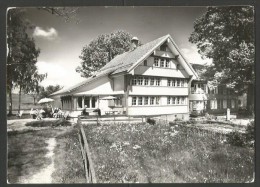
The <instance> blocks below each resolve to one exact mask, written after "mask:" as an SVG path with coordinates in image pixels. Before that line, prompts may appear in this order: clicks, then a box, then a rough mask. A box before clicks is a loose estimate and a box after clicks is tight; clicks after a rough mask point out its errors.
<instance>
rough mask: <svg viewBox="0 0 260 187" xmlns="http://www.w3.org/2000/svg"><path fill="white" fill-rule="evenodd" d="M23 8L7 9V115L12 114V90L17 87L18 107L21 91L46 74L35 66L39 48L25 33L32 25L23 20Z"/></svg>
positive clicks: (27, 90) (33, 84) (26, 90)
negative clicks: (41, 72) (40, 72)
mask: <svg viewBox="0 0 260 187" xmlns="http://www.w3.org/2000/svg"><path fill="white" fill-rule="evenodd" d="M23 16H24V10H23V9H11V10H9V11H8V20H7V46H8V54H7V92H8V94H9V99H10V104H9V115H11V114H12V90H13V88H15V87H19V108H18V110H20V103H21V92H22V90H23V91H25V92H29V91H31V90H32V89H34V88H33V87H34V86H35V85H36V82H37V84H38V82H40V81H42V80H43V79H44V78H45V76H46V75H42V74H39V73H38V71H37V67H36V65H35V64H36V62H37V57H38V56H39V53H40V50H39V49H36V46H35V42H34V40H33V39H32V38H30V37H29V35H28V34H27V32H26V31H27V30H28V29H31V28H32V26H31V25H30V24H29V23H28V22H26V21H25V19H24V17H23Z"/></svg>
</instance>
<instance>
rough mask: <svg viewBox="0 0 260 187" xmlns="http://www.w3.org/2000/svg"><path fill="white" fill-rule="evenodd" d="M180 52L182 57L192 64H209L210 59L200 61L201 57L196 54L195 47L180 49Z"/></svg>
mask: <svg viewBox="0 0 260 187" xmlns="http://www.w3.org/2000/svg"><path fill="white" fill-rule="evenodd" d="M181 52H182V54H183V55H184V57H185V58H186V59H187V60H188V61H189V62H190V63H193V64H205V63H211V62H212V60H211V59H208V58H206V59H202V58H201V55H200V54H199V53H198V49H197V47H196V46H189V48H187V47H186V48H181Z"/></svg>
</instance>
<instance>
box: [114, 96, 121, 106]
mask: <svg viewBox="0 0 260 187" xmlns="http://www.w3.org/2000/svg"><path fill="white" fill-rule="evenodd" d="M115 105H116V106H122V99H121V97H119V98H118V99H116V100H115Z"/></svg>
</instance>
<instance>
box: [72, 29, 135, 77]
mask: <svg viewBox="0 0 260 187" xmlns="http://www.w3.org/2000/svg"><path fill="white" fill-rule="evenodd" d="M131 38H132V36H131V35H130V34H129V33H127V32H125V31H121V30H119V31H114V32H113V33H111V34H102V35H100V36H98V37H97V38H96V39H94V40H93V41H91V42H90V44H89V45H86V46H85V47H83V49H82V51H81V55H80V56H79V58H80V59H81V60H82V61H81V66H78V67H77V68H76V72H78V73H81V76H82V77H90V76H92V75H93V74H94V73H95V72H96V71H98V70H99V69H100V68H102V67H103V66H104V65H106V63H108V62H109V61H110V60H112V59H113V58H114V57H115V56H116V55H119V54H122V53H124V52H126V51H128V50H129V49H130V46H131Z"/></svg>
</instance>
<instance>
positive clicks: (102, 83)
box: [71, 76, 113, 94]
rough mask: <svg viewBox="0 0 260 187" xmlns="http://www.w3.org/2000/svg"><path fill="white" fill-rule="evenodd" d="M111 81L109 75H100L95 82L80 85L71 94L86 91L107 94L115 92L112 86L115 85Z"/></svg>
mask: <svg viewBox="0 0 260 187" xmlns="http://www.w3.org/2000/svg"><path fill="white" fill-rule="evenodd" d="M111 83H112V81H110V80H109V78H108V77H107V76H104V77H100V78H98V79H96V80H94V81H93V82H90V83H88V84H86V85H84V86H82V87H80V88H79V89H77V90H76V91H73V92H72V93H71V94H74V93H80V92H85V91H94V92H97V93H102V94H105V93H106V92H107V93H111V92H113V87H112V86H113V85H112V84H111Z"/></svg>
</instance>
